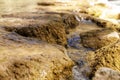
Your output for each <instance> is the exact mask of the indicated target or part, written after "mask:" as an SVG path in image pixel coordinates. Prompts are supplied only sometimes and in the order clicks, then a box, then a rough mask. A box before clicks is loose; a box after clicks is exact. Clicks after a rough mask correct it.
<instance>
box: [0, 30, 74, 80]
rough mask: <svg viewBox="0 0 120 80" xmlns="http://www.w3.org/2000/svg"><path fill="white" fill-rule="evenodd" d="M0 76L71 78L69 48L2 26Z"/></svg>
mask: <svg viewBox="0 0 120 80" xmlns="http://www.w3.org/2000/svg"><path fill="white" fill-rule="evenodd" d="M0 35H1V36H0V80H68V79H69V80H70V79H71V76H72V74H71V70H72V69H71V68H72V66H73V62H72V61H71V59H70V58H69V57H68V56H67V54H66V50H65V49H64V48H63V47H61V46H58V45H50V44H48V43H45V42H41V41H39V40H36V39H32V38H26V37H22V36H20V35H18V34H16V33H14V32H13V33H11V32H7V31H5V30H4V29H0Z"/></svg>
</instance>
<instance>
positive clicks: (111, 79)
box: [92, 67, 120, 80]
mask: <svg viewBox="0 0 120 80" xmlns="http://www.w3.org/2000/svg"><path fill="white" fill-rule="evenodd" d="M92 80H120V72H118V71H115V70H112V69H110V68H106V67H102V68H100V69H98V70H97V71H96V73H95V77H94V78H93V79H92Z"/></svg>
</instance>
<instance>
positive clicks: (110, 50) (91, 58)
mask: <svg viewBox="0 0 120 80" xmlns="http://www.w3.org/2000/svg"><path fill="white" fill-rule="evenodd" d="M119 45H120V42H117V43H115V44H111V45H108V46H105V47H103V48H101V49H98V50H96V51H95V52H90V53H88V55H87V60H88V64H89V66H90V67H91V70H92V74H94V73H95V71H96V70H98V69H99V68H100V67H108V68H111V69H114V70H117V71H120V46H119Z"/></svg>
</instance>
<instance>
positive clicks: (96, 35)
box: [80, 29, 119, 49]
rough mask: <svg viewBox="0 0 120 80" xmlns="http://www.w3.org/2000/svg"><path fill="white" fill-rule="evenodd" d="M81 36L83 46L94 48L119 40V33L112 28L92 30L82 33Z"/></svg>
mask: <svg viewBox="0 0 120 80" xmlns="http://www.w3.org/2000/svg"><path fill="white" fill-rule="evenodd" d="M80 37H81V42H82V44H83V46H85V47H87V48H92V49H99V48H102V47H104V46H107V45H110V44H113V43H115V42H117V41H118V40H119V34H118V33H117V32H116V31H114V30H111V29H101V30H92V31H89V32H86V33H82V34H80Z"/></svg>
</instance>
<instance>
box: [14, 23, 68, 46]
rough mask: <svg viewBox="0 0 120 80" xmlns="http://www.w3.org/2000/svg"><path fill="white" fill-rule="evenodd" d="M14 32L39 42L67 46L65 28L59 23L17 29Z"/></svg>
mask: <svg viewBox="0 0 120 80" xmlns="http://www.w3.org/2000/svg"><path fill="white" fill-rule="evenodd" d="M15 32H16V33H18V34H20V35H22V36H25V37H34V38H37V39H39V40H43V41H47V42H49V43H57V44H60V45H63V46H65V45H67V42H66V33H65V28H64V26H63V25H62V23H59V22H50V23H48V24H44V25H41V26H39V25H38V26H36V25H35V26H34V25H32V26H28V27H23V28H18V29H16V30H15Z"/></svg>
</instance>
